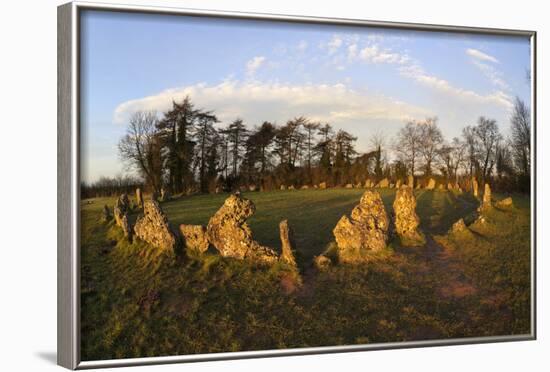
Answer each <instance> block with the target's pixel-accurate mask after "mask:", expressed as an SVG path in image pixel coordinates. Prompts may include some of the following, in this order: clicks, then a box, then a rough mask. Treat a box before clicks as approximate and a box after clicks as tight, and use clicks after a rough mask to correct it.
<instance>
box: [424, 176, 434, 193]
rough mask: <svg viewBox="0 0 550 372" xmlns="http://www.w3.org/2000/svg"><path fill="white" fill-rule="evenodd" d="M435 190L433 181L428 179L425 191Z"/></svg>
mask: <svg viewBox="0 0 550 372" xmlns="http://www.w3.org/2000/svg"><path fill="white" fill-rule="evenodd" d="M433 189H435V180H434V179H433V178H430V180H429V181H428V184H427V185H426V190H433Z"/></svg>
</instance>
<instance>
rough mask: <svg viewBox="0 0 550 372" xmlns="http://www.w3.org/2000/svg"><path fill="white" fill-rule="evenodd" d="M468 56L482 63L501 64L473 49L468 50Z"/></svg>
mask: <svg viewBox="0 0 550 372" xmlns="http://www.w3.org/2000/svg"><path fill="white" fill-rule="evenodd" d="M466 54H467V55H469V56H470V57H473V58H476V59H478V60H480V61H486V62H492V63H499V61H498V59H496V58H495V57H493V56H491V55H489V54H487V53H484V52H482V51H481V50H478V49H472V48H470V49H466Z"/></svg>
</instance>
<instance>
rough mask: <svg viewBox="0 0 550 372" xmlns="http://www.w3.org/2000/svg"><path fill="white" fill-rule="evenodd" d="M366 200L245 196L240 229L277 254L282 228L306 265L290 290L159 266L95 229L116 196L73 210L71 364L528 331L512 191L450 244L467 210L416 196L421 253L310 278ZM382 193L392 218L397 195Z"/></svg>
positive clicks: (203, 211)
mask: <svg viewBox="0 0 550 372" xmlns="http://www.w3.org/2000/svg"><path fill="white" fill-rule="evenodd" d="M363 192H364V190H361V189H328V190H300V191H278V192H266V193H245V194H244V196H245V197H247V198H249V199H251V200H252V201H254V203H255V204H256V214H255V215H254V216H253V217H252V218H250V220H249V224H250V226H251V228H252V231H253V232H254V235H255V238H256V239H257V240H258V241H259V242H260V243H262V244H265V245H267V246H271V247H273V248H276V249H279V246H280V242H279V236H278V234H279V232H278V223H279V221H281V220H282V219H285V218H288V220H289V222H290V224H291V226H292V227H293V229H294V231H295V236H296V243H297V249H298V251H299V253H300V254H301V256H302V258H303V261H302V262H303V263H302V265H301V268H300V269H301V275H302V279H301V284H299V283H297V282H296V281H295V280H294V278H293V277H292V275H293V274H291V273H289V272H288V270H286V269H285V268H284V267H282V266H279V265H275V266H273V267H270V268H261V267H256V266H254V265H252V264H249V263H246V262H240V261H236V260H232V259H225V258H221V257H219V256H218V255H216V254H206V255H204V256H202V257H191V258H188V259H181V258H180V259H178V260H177V261H175V262H174V261H170V260H167V259H165V258H164V257H162V256H158V255H157V254H156V250H154V249H151V248H150V247H148V246H147V245H146V244H145V243H142V242H139V241H134V242H133V243H132V244H130V243H128V242H127V241H125V240H124V239H122V232H121V231H120V230H119V228H117V227H116V226H113V224H112V223H110V224H102V223H101V222H99V220H100V215H101V208H102V207H103V205H104V204H108V205H110V206H112V205H113V204H114V199H107V198H102V199H99V198H98V199H91V200H86V201H83V203H82V229H81V231H82V237H81V241H82V247H81V248H82V251H81V272H82V276H81V289H82V290H81V305H82V310H81V320H82V321H81V326H82V359H83V360H95V359H110V358H130V357H145V356H162V355H176V354H193V353H210V352H224V351H241V350H263V349H277V348H295V347H308V346H323V345H346V344H357V343H373V342H395V341H406V340H426V339H445V338H456V337H471V336H488V335H507V334H525V333H529V329H530V317H529V310H530V297H529V294H530V242H529V237H530V219H529V215H530V214H529V198H528V197H526V196H518V195H514V196H513V197H514V204H515V207H514V208H512V209H509V210H499V209H494V210H492V211H490V212H489V213H488V215H487V222H486V223H484V224H482V223H479V222H476V223H473V224H472V225H471V226H470V227H471V233H464V234H450V235H449V234H447V231H448V230H449V228H450V227H451V225H452V224H453V223H454V222H455V221H456V220H458V219H459V218H461V217H465V219H466V220H467V222H471V220H472V218H471V217H470V216H472V213H473V212H474V211H475V209H476V208H477V205H478V202H477V201H476V200H475V199H474V198H472V197H471V196H468V195H466V194H464V195H456V194H454V193H452V192H440V191H426V190H417V191H416V192H415V194H416V196H417V201H418V207H417V212H418V214H419V216H420V218H421V220H422V224H421V228H422V230H423V231H424V232H425V233H426V235H427V238H428V239H427V244H426V246H424V247H418V248H404V247H400V246H399V244H398V243H397V240H396V239H394V240H392V241H391V242H390V244H389V247H388V249H387V251H386V252H383V254H381V255H380V257H379V258H378V259H377V260H376V261H374V262H372V263H369V264H368V265H361V266H352V265H336V266H334V267H333V268H332V269H330V270H329V271H326V272H317V271H315V270H312V269H311V268H309V267H308V266H307V263H308V262H310V259H311V258H312V257H313V256H314V255H318V254H320V253H322V252H323V251H324V250H325V249H326V248H327V247H328V246H329V245H330V243H331V242H332V241H333V236H332V229H333V228H334V226H335V225H336V223H337V221H338V219H339V218H340V217H341V216H342V214H344V213H349V212H351V209H352V208H353V207H354V206H355V205H356V204H357V203H358V201H359V199H360V197H361V195H362V193H363ZM380 193H381V195H382V198H383V201H384V204H385V206H386V209H387V211H388V212H391V210H392V208H391V204H392V203H393V198H394V196H395V191H393V190H390V189H388V190H380ZM226 197H227V195H197V196H191V197H185V198H181V199H177V200H173V201H170V202H166V203H164V204H163V205H162V207H163V209H164V211H165V212H166V213H167V215H168V218H169V220H170V221H171V222H172V223H173V224H174V225H175V226H177V225H179V224H181V223H187V224H206V223H207V222H208V219H209V218H210V216H212V215H213V214H214V212H215V211H216V210H217V209H218V208H219V207H220V206H221V204H222V203H223V201H224V199H225V198H226ZM500 197H501V196H498V195H497V196H496V197H495V198H496V199H499V198H500ZM133 217H134V218H135V216H133Z"/></svg>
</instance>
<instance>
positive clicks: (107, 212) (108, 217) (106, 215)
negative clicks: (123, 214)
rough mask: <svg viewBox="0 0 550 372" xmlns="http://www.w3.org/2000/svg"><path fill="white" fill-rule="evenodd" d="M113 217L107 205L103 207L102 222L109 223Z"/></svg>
mask: <svg viewBox="0 0 550 372" xmlns="http://www.w3.org/2000/svg"><path fill="white" fill-rule="evenodd" d="M112 218H113V216H111V210H110V209H109V207H108V206H107V205H104V206H103V210H102V211H101V221H102V222H109V221H111V219H112Z"/></svg>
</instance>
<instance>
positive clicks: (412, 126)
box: [394, 121, 422, 176]
mask: <svg viewBox="0 0 550 372" xmlns="http://www.w3.org/2000/svg"><path fill="white" fill-rule="evenodd" d="M421 141H422V138H421V131H420V128H419V124H418V123H417V122H416V121H409V122H408V123H407V124H406V125H405V126H404V127H403V128H401V129H400V130H399V132H398V133H397V140H396V143H395V144H394V149H395V152H397V154H398V156H399V158H400V159H401V161H403V162H404V163H405V164H407V166H408V168H409V170H410V174H411V175H413V176H414V173H415V171H416V165H417V162H418V157H419V156H420V146H421Z"/></svg>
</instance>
